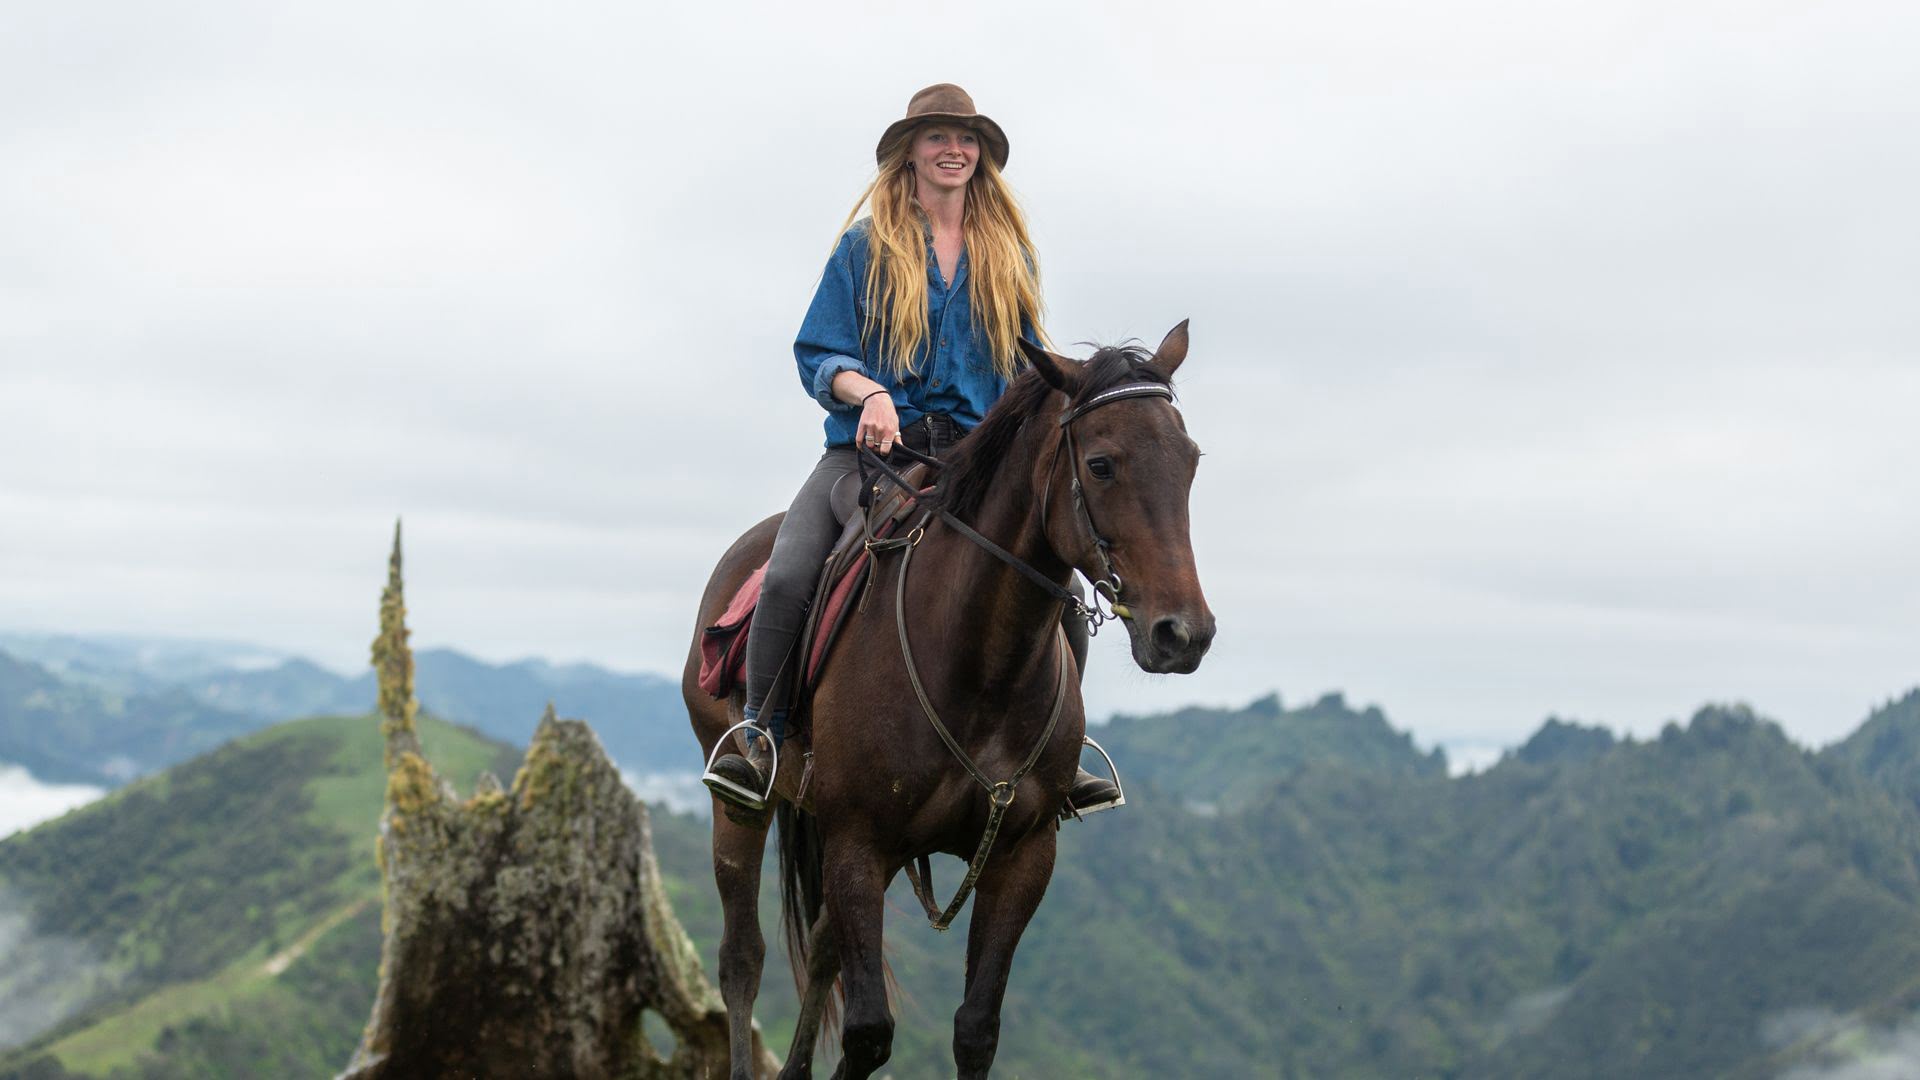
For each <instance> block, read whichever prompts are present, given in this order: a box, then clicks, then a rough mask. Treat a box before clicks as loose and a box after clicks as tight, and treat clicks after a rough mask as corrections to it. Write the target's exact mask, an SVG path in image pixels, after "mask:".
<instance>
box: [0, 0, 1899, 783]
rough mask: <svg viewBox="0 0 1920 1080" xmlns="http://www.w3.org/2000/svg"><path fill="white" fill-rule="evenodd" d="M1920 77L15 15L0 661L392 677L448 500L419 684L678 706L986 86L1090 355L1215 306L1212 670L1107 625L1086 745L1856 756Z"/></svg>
mask: <svg viewBox="0 0 1920 1080" xmlns="http://www.w3.org/2000/svg"><path fill="white" fill-rule="evenodd" d="M1916 55H1920V8H1916V6H1915V5H1912V4H1902V3H1893V2H1887V3H1880V4H1865V3H1821V4H1811V3H1801V4H1783V3H1770V2H1765V0H1740V2H1726V3H1673V2H1661V3H1643V4H1633V3H1622V2H1617V0H1612V2H1606V3H1591V4H1557V3H1556V4H1543V3H1521V2H1506V3H1452V4H1445V5H1440V4H1415V3H1407V4H1373V3H1341V4H1319V5H1311V6H1307V5H1297V4H1290V5H1279V6H1264V7H1256V6H1253V5H1247V4H1242V3H1234V4H1226V3H1211V2H1197V3H1186V4H1180V5H1168V4H1165V3H1154V4H1128V3H1105V2H1103V3H1081V4H1070V5H1052V4H1036V3H1032V2H1025V3H1019V4H993V3H977V4H971V5H967V6H965V7H963V8H956V7H938V8H935V7H932V6H923V7H921V8H919V9H917V12H916V13H915V14H912V15H908V16H903V15H900V14H898V13H897V12H896V11H895V10H894V6H893V5H882V4H850V5H842V6H840V7H838V8H831V7H828V6H826V5H821V4H804V5H803V4H778V5H766V6H757V7H751V8H748V7H741V6H737V5H723V4H710V5H690V4H689V5H672V6H670V7H666V8H661V7H656V6H654V5H638V4H607V5H599V6H585V5H566V4H543V5H532V4H519V5H503V4H476V3H471V2H469V3H458V4H456V3H420V4H396V3H393V2H391V0H381V2H380V3H366V2H359V0H333V2H329V3H326V4H317V3H316V4H304V5H295V4H287V3H262V2H259V0H203V2H172V3H168V4H164V5H157V4H151V3H132V2H124V3H110V2H93V3H86V4H74V3H58V2H48V0H27V2H25V3H21V2H15V3H12V4H9V5H8V6H7V14H6V16H5V20H4V24H0V604H3V605H4V606H3V607H0V629H15V630H59V631H77V632H88V631H94V632H101V631H118V632H136V633H156V634H181V635H195V636H213V637H224V638H238V639H244V640H253V641H258V642H261V643H263V644H267V645H273V646H278V647H282V648H286V649H290V650H293V651H297V652H303V653H306V654H309V655H311V656H313V657H315V658H316V659H319V660H321V661H323V662H326V663H328V664H331V665H334V666H338V667H341V668H343V669H351V668H356V667H357V666H358V665H360V664H362V663H364V661H365V649H366V643H367V641H368V640H369V639H370V638H371V637H372V634H373V629H374V621H375V612H376V606H377V596H378V590H379V586H380V583H381V580H382V574H383V569H384V558H385V554H386V545H387V540H388V535H389V532H390V529H391V526H392V522H393V519H394V518H395V516H397V515H404V516H405V519H406V523H407V535H408V545H407V553H408V557H409V566H408V589H409V600H410V607H411V616H412V624H413V627H414V629H415V636H416V641H417V643H419V644H420V645H423V646H434V645H445V646H452V647H456V648H460V649H463V650H466V651H469V652H472V653H475V654H478V655H481V656H484V657H488V658H492V659H508V658H516V657H521V656H527V655H538V656H544V657H549V658H552V659H556V660H578V659H584V660H592V661H597V662H600V663H603V664H606V665H609V666H612V667H616V668H621V669H627V670H654V671H663V672H670V671H677V669H678V667H679V664H680V660H681V657H682V656H683V655H684V652H685V649H686V646H687V642H688V640H689V636H690V634H691V632H692V630H693V625H692V620H693V608H694V602H695V600H696V597H697V595H698V593H699V591H700V588H701V586H702V583H703V582H704V580H705V578H706V576H707V573H708V570H709V569H710V567H711V565H712V563H713V561H714V560H715V558H716V557H717V556H718V555H719V553H720V551H721V550H722V549H723V548H724V547H725V546H726V545H727V543H728V542H729V541H730V540H731V538H732V537H733V536H734V535H735V534H736V533H738V532H739V531H740V530H741V529H743V528H744V527H745V526H747V525H748V524H750V523H752V522H753V521H755V520H757V519H758V518H759V517H761V516H762V515H763V514H765V513H767V512H770V511H772V510H774V509H776V508H779V507H781V506H784V504H785V503H786V501H787V500H788V499H789V498H790V497H791V494H792V492H793V490H794V489H795V488H796V487H797V486H798V484H799V482H800V480H801V479H802V478H803V477H804V476H805V475H806V473H807V471H808V469H809V468H810V467H811V465H812V463H813V460H814V458H815V457H816V455H817V448H818V442H819V417H820V414H819V409H818V406H817V405H815V404H814V403H813V402H812V401H811V399H810V398H809V397H808V396H807V395H806V394H805V393H804V392H803V391H802V389H801V387H800V385H799V383H798V381H797V379H796V378H795V376H794V374H793V368H792V360H791V351H790V345H791V341H792V336H793V333H794V330H795V329H796V327H797V326H798V323H799V320H800V316H801V314H802V312H803V311H804V308H805V306H806V303H807V301H808V298H809V297H810V295H811V290H812V288H813V285H814V283H815V281H816V280H817V277H818V274H819V271H820V267H821V265H822V263H823V261H824V259H825V257H826V254H827V252H828V250H829V248H830V246H831V244H832V241H833V239H834V230H835V228H836V227H837V226H838V225H839V223H840V221H841V219H842V218H843V217H844V216H845V214H846V212H847V210H848V209H849V206H850V203H851V200H852V198H853V196H854V195H855V194H856V193H857V191H858V190H859V188H860V187H861V185H862V184H863V183H864V182H865V180H866V179H867V178H868V176H869V175H870V173H871V170H872V157H871V153H872V146H873V143H874V140H875V139H876V138H877V136H878V134H879V133H880V131H881V130H882V129H883V128H884V127H885V126H886V125H887V123H889V122H890V121H891V120H893V119H895V118H897V117H898V116H899V115H900V114H901V113H902V111H903V109H904V107H905V104H906V100H907V98H908V97H909V96H910V95H911V94H912V92H913V91H914V90H915V89H917V88H918V87H920V86H922V85H925V84H927V83H929V82H934V81H941V80H952V81H957V82H960V83H961V84H962V85H964V86H965V87H967V89H968V90H970V91H971V92H972V93H973V95H974V97H975V100H976V102H977V103H978V104H979V106H980V108H981V109H982V110H983V111H984V112H986V113H988V114H989V115H991V116H993V117H994V118H995V119H996V120H998V121H999V122H1000V123H1001V125H1002V126H1003V127H1004V128H1005V129H1006V130H1007V132H1008V134H1009V137H1010V139H1011V142H1012V156H1011V162H1010V166H1009V178H1010V179H1011V180H1012V182H1013V183H1014V184H1015V185H1016V187H1017V189H1018V190H1019V192H1020V193H1021V195H1022V197H1023V199H1024V201H1025V204H1026V206H1027V209H1028V212H1029V215H1030V217H1031V220H1032V222H1033V225H1034V228H1035V234H1036V240H1037V242H1038V244H1039V246H1040V249H1041V256H1042V269H1043V273H1044V275H1045V288H1046V294H1047V300H1048V302H1049V317H1048V320H1047V325H1048V327H1049V329H1050V330H1051V332H1052V334H1053V336H1054V337H1055V339H1056V340H1058V341H1061V342H1076V341H1101V342H1109V341H1115V340H1119V339H1124V338H1129V337H1138V338H1141V339H1143V340H1145V341H1147V342H1148V343H1153V342H1156V341H1158V340H1159V337H1160V336H1161V335H1162V334H1163V333H1165V332H1166V330H1167V329H1168V328H1169V327H1170V326H1172V325H1173V324H1174V323H1175V322H1177V321H1178V320H1179V319H1181V318H1185V317H1191V318H1192V320H1193V323H1192V327H1193V330H1192V335H1193V348H1192V353H1191V357H1190V359H1189V361H1188V363H1187V364H1186V366H1185V367H1184V368H1183V369H1182V372H1181V376H1182V380H1181V394H1182V407H1183V409H1184V410H1185V412H1186V415H1187V419H1188V424H1189V426H1190V429H1191V430H1192V432H1193V433H1194V435H1195V436H1196V438H1197V439H1198V440H1199V441H1200V443H1201V444H1202V446H1203V447H1204V448H1205V449H1206V450H1207V453H1208V456H1207V457H1206V459H1205V461H1204V462H1203V463H1202V467H1201V471H1200V476H1199V479H1198V481H1197V483H1196V486H1195V488H1194V493H1193V499H1194V512H1193V528H1194V545H1195V549H1196V551H1197V554H1198V558H1199V564H1200V570H1201V575H1202V580H1203V583H1204V584H1205V586H1206V587H1207V590H1208V594H1209V599H1210V601H1211V603H1212V605H1213V607H1214V609H1215V611H1216V613H1217V615H1218V617H1219V624H1220V631H1219V637H1218V639H1217V642H1216V644H1215V646H1214V649H1213V652H1212V653H1211V654H1210V655H1209V657H1208V658H1207V661H1206V663H1205V664H1204V665H1203V667H1202V669H1201V670H1200V672H1198V673H1197V674H1195V675H1192V676H1187V677H1166V678H1161V677H1151V678H1150V677H1148V676H1146V675H1144V674H1142V673H1140V672H1139V671H1138V670H1137V669H1134V668H1132V666H1131V664H1130V662H1129V661H1128V659H1127V657H1126V654H1125V650H1124V647H1123V646H1122V645H1120V644H1118V640H1119V638H1120V635H1119V634H1117V633H1116V634H1114V635H1113V637H1112V638H1111V639H1110V638H1108V637H1105V636H1103V637H1102V638H1101V639H1100V640H1099V641H1098V642H1096V649H1097V651H1096V656H1095V661H1094V665H1093V668H1092V671H1091V673H1090V675H1089V687H1088V698H1089V705H1090V709H1091V711H1092V712H1094V713H1095V714H1105V713H1108V712H1112V711H1114V710H1125V711H1135V712H1138V711H1147V710H1150V709H1158V708H1162V707H1171V706H1174V705H1178V704H1183V703H1188V702H1205V703H1234V704H1238V703H1242V702H1244V701H1245V700H1247V699H1249V698H1251V697H1254V696H1256V695H1259V694H1262V693H1265V692H1267V691H1269V690H1278V691H1280V693H1281V695H1282V697H1283V698H1285V699H1287V700H1289V701H1299V700H1303V699H1307V698H1311V697H1313V696H1316V695H1318V694H1319V693H1321V692H1324V691H1327V690H1332V689H1342V690H1344V691H1346V693H1347V695H1348V697H1349V699H1350V700H1352V701H1354V702H1355V703H1364V702H1376V703H1378V704H1380V705H1381V706H1382V707H1384V708H1385V709H1386V710H1387V712H1388V714H1389V715H1390V716H1391V717H1392V718H1393V719H1394V720H1395V722H1396V723H1398V724H1400V725H1401V726H1403V727H1409V728H1411V729H1412V730H1413V731H1414V732H1415V733H1416V735H1417V736H1418V737H1419V738H1420V739H1421V741H1422V742H1423V743H1427V744H1432V743H1436V742H1446V743H1450V744H1454V745H1461V744H1471V743H1483V744H1501V743H1510V742H1514V741H1517V740H1518V739H1520V738H1523V737H1524V736H1525V734H1526V733H1528V732H1529V731H1531V730H1532V729H1533V728H1534V727H1536V726H1537V725H1538V724H1539V723H1540V722H1541V720H1542V719H1543V718H1545V717H1546V716H1547V715H1548V714H1558V715H1560V716H1563V717H1574V718H1579V719H1583V720H1588V721H1592V722H1601V723H1606V724H1609V725H1611V726H1613V727H1615V728H1617V729H1622V730H1628V731H1632V732H1637V733H1642V734H1646V733H1651V732H1653V731H1655V730H1657V728H1658V727H1659V725H1660V724H1661V723H1663V722H1664V721H1666V720H1668V719H1671V718H1684V717H1685V716H1686V715H1688V714H1689V713H1691V711H1692V710H1693V709H1694V708H1695V707H1697V706H1698V705H1700V704H1702V703H1703V702H1706V701H1725V700H1733V699H1743V700H1747V701H1750V702H1752V703H1753V704H1754V705H1755V706H1756V707H1757V708H1759V709H1760V710H1761V711H1763V712H1765V713H1768V714H1769V715H1772V716H1775V717H1777V718H1778V719H1780V720H1781V721H1782V722H1783V723H1784V724H1785V725H1786V726H1787V728H1788V729H1789V730H1790V731H1791V732H1793V733H1794V734H1795V735H1796V736H1798V737H1800V738H1801V739H1803V740H1805V741H1809V742H1819V741H1824V740H1827V739H1830V738H1833V737H1835V736H1837V735H1839V734H1842V733H1844V732H1845V731H1846V730H1848V729H1850V728H1851V727H1852V726H1853V725H1854V724H1856V723H1857V722H1858V721H1859V720H1860V719H1862V718H1863V717H1864V716H1865V714H1866V712H1867V710H1868V709H1869V708H1870V707H1871V706H1872V705H1873V704H1874V703H1876V702H1878V701H1881V700H1884V699H1885V698H1887V697H1888V696H1890V695H1893V694H1895V693H1897V692H1900V691H1903V690H1905V689H1906V688H1908V687H1910V686H1912V685H1914V684H1916V683H1920V576H1916V574H1915V573H1914V567H1915V556H1914V552H1916V551H1920V499H1916V498H1915V495H1916V482H1915V479H1914V475H1913V462H1914V461H1915V460H1916V457H1920V425H1916V424H1915V422H1914V421H1915V413H1916V406H1917V405H1920V305H1916V302H1915V297H1916V295H1920V199H1916V195H1915V193H1916V192H1920V138H1916V134H1915V133H1916V131H1920V64H1915V63H1914V57H1915V56H1916ZM1069 351H1072V350H1069ZM562 707H563V709H564V703H562ZM589 719H591V718H589Z"/></svg>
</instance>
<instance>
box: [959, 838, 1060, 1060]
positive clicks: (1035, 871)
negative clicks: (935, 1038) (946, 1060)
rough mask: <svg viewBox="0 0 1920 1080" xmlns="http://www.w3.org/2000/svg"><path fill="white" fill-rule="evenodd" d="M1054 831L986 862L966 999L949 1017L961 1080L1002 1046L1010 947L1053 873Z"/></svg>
mask: <svg viewBox="0 0 1920 1080" xmlns="http://www.w3.org/2000/svg"><path fill="white" fill-rule="evenodd" d="M1056 835H1057V834H1056V832H1055V830H1053V829H1051V828H1046V827H1044V826H1043V827H1041V828H1038V829H1035V830H1034V831H1033V832H1031V833H1029V834H1028V835H1027V836H1026V837H1025V838H1024V839H1022V840H1021V841H1020V843H1019V845H1018V846H1016V847H1015V848H1013V849H1012V850H1011V851H1008V852H1007V853H1006V855H1005V861H1003V862H998V863H997V864H996V863H995V862H989V863H988V865H987V871H986V872H985V873H983V874H981V875H980V885H979V887H978V890H977V891H976V892H975V893H974V900H973V919H972V921H971V922H970V923H969V924H968V927H967V997H966V1000H965V1001H963V1002H961V1004H960V1009H959V1011H958V1012H956V1013H954V1016H953V1062H954V1064H955V1065H957V1066H958V1067H959V1072H960V1080H976V1078H979V1077H985V1076H986V1075H987V1070H988V1069H990V1068H992V1067H993V1055H994V1052H995V1051H996V1050H998V1049H999V1047H1000V1003H1001V1001H1002V999H1004V998H1005V997H1006V993H1007V974H1008V972H1009V971H1010V970H1011V969H1012V967H1013V950H1014V947H1015V946H1017V945H1019V944H1020V935H1021V934H1022V933H1023V932H1025V930H1026V928H1027V922H1028V920H1030V919H1032V918H1033V913H1034V911H1035V910H1036V909H1037V908H1039V906H1040V898H1041V897H1042V896H1043V895H1045V894H1046V891H1047V882H1048V880H1049V879H1051V878H1052V877H1053V852H1054V841H1055V838H1056Z"/></svg>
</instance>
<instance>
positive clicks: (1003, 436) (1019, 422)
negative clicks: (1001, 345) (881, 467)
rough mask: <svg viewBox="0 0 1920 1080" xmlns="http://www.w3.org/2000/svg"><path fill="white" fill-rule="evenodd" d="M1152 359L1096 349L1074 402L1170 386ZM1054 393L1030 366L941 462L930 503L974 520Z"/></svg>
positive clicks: (1120, 349) (1129, 348) (1138, 351)
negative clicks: (1125, 388)
mask: <svg viewBox="0 0 1920 1080" xmlns="http://www.w3.org/2000/svg"><path fill="white" fill-rule="evenodd" d="M1152 359H1153V354H1152V353H1151V352H1149V351H1147V350H1146V349H1143V348H1141V347H1140V346H1138V345H1110V346H1107V347H1106V348H1103V349H1100V350H1098V351H1096V352H1095V353H1094V354H1093V355H1092V356H1090V357H1088V358H1087V360H1086V362H1085V363H1084V364H1082V365H1081V381H1080V389H1079V391H1078V392H1077V393H1076V394H1075V395H1074V398H1073V404H1075V405H1077V404H1079V403H1080V402H1082V401H1085V400H1087V399H1088V398H1090V397H1092V396H1093V395H1095V394H1098V393H1101V392H1103V391H1106V390H1111V389H1113V388H1114V387H1116V386H1119V385H1120V384H1122V383H1130V382H1152V383H1160V384H1161V385H1163V386H1164V385H1171V380H1169V379H1168V378H1167V376H1166V375H1165V374H1164V373H1163V372H1161V371H1160V369H1158V368H1155V367H1149V366H1148V364H1147V361H1149V360H1152ZM1052 393H1053V387H1052V386H1050V385H1048V384H1047V382H1046V380H1044V379H1042V378H1041V377H1040V373H1039V372H1037V371H1034V370H1033V369H1032V368H1028V369H1027V370H1026V371H1024V372H1022V373H1021V374H1020V375H1019V376H1017V377H1015V379H1014V380H1013V382H1012V384H1010V385H1009V386H1008V387H1007V392H1006V393H1004V394H1002V395H1000V400H999V401H997V402H995V403H994V405H993V408H991V409H988V410H987V415H986V417H985V418H984V419H982V420H981V421H980V424H979V426H977V427H975V428H974V429H973V430H972V431H970V432H968V433H967V436H966V438H964V439H961V440H960V441H959V442H957V443H955V444H953V448H952V449H951V450H949V451H947V453H946V454H945V455H944V456H943V457H942V458H941V461H942V467H941V469H940V480H939V483H938V484H937V485H935V487H934V491H933V496H932V499H931V502H932V503H933V504H934V505H937V506H940V507H942V508H944V509H946V510H948V511H951V512H952V513H953V514H955V515H956V516H958V517H961V518H971V517H972V516H973V515H974V513H975V512H976V511H978V510H979V509H980V503H981V502H982V501H984V500H985V499H986V497H987V491H988V490H989V489H990V488H992V487H993V485H994V481H995V477H996V476H998V474H999V472H1000V464H1001V462H1003V461H1005V460H1006V459H1007V455H1008V453H1009V452H1010V451H1011V450H1012V449H1013V444H1014V441H1015V440H1016V439H1017V438H1019V436H1020V431H1021V429H1022V428H1023V427H1025V426H1026V423H1027V421H1028V420H1031V419H1033V418H1035V417H1036V416H1038V415H1039V413H1040V411H1041V409H1042V408H1043V407H1044V406H1045V405H1046V402H1047V397H1048V395H1050V394H1052Z"/></svg>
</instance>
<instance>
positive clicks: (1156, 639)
mask: <svg viewBox="0 0 1920 1080" xmlns="http://www.w3.org/2000/svg"><path fill="white" fill-rule="evenodd" d="M1191 639H1192V637H1191V635H1190V634H1189V633H1188V632H1187V620H1185V619H1182V618H1180V617H1179V616H1177V615H1169V616H1167V617H1166V618H1164V619H1161V620H1159V621H1157V622H1155V623H1154V624H1153V646H1154V648H1156V649H1159V650H1160V651H1161V652H1163V653H1173V652H1179V651H1180V650H1182V649H1184V648H1186V647H1187V642H1188V641H1190V640H1191Z"/></svg>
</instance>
